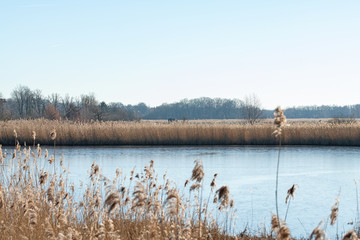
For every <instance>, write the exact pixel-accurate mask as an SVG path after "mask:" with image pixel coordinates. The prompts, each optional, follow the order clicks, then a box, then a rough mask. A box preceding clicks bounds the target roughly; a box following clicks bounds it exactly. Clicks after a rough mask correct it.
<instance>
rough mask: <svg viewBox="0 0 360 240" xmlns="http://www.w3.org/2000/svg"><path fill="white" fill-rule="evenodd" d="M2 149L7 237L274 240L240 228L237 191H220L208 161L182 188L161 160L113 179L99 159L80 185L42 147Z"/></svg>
mask: <svg viewBox="0 0 360 240" xmlns="http://www.w3.org/2000/svg"><path fill="white" fill-rule="evenodd" d="M14 135H16V134H14ZM14 137H15V136H14ZM52 137H53V138H54V135H52ZM53 140H54V139H53ZM0 154H1V155H0V156H1V165H0V239H22V240H25V239H38V240H41V239H73V240H77V239H93V240H96V239H99V240H100V239H154V240H155V239H190V240H191V239H244V240H245V239H272V237H271V236H270V235H269V236H264V237H250V236H247V235H246V234H245V233H244V232H243V233H235V231H234V224H235V222H234V220H233V219H234V215H235V212H236V211H235V208H234V203H233V200H232V199H231V196H230V192H229V189H228V187H227V186H221V187H219V188H218V189H216V175H215V176H214V179H213V180H212V182H211V183H205V182H204V181H203V179H204V174H205V173H204V172H203V167H202V163H201V161H200V160H197V161H196V162H195V167H194V169H193V171H192V173H189V180H188V181H186V183H185V187H184V188H182V189H179V188H176V187H175V186H174V185H175V184H174V183H172V182H171V180H170V179H169V178H168V176H166V174H165V175H163V176H158V174H157V173H156V172H155V170H154V162H153V161H150V163H149V165H147V166H145V168H144V170H143V171H142V172H135V171H134V170H133V171H131V173H129V175H125V174H124V173H123V172H122V171H121V170H119V169H117V170H116V175H115V177H114V178H113V179H109V178H107V177H106V176H104V175H103V174H102V173H101V169H100V168H99V166H98V165H96V163H95V162H94V163H93V164H92V165H91V166H89V168H90V170H89V178H88V182H84V183H81V184H74V183H72V182H71V181H70V180H69V178H68V169H67V168H66V167H65V166H64V165H63V159H62V158H60V159H59V160H58V162H56V161H54V159H55V158H54V156H51V155H50V154H49V152H48V151H47V150H43V149H42V148H41V147H40V146H37V147H36V148H32V147H30V146H28V147H23V148H21V147H20V146H19V145H17V146H16V147H15V149H14V151H13V152H12V154H7V156H4V152H3V151H2V148H1V146H0ZM56 163H57V164H56ZM55 164H56V169H55V168H53V166H54V165H55ZM204 184H209V185H210V186H211V191H210V193H206V194H205V193H203V187H204ZM205 196H206V197H205ZM214 216H217V217H218V218H215V217H214Z"/></svg>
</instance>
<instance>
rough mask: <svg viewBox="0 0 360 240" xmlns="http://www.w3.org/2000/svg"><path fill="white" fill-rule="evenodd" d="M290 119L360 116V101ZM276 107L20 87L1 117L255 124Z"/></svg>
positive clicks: (292, 111) (303, 110) (296, 112)
mask: <svg viewBox="0 0 360 240" xmlns="http://www.w3.org/2000/svg"><path fill="white" fill-rule="evenodd" d="M284 112H285V114H286V116H287V118H359V117H360V104H357V105H351V106H302V107H292V108H287V109H285V110H284ZM272 117H273V110H272V109H263V108H262V107H261V102H260V101H259V99H258V97H257V96H256V95H249V96H246V97H245V98H244V99H224V98H207V97H202V98H196V99H184V100H181V101H180V102H176V103H171V104H167V103H164V104H162V105H160V106H157V107H149V106H147V105H146V104H145V103H139V104H136V105H124V104H122V103H115V102H114V103H105V102H103V101H100V100H98V99H96V97H95V95H94V94H84V95H81V96H80V97H72V96H69V95H66V96H60V95H59V94H57V93H53V94H51V95H49V96H44V95H43V94H42V92H41V90H31V89H30V88H29V87H26V86H19V87H17V88H16V89H14V90H13V91H12V93H11V97H10V98H8V99H5V98H3V97H2V95H1V93H0V120H11V119H20V118H22V119H34V118H46V119H52V120H60V119H66V120H73V121H92V120H94V121H96V120H98V121H118V120H121V121H133V120H140V119H165V120H168V119H170V120H193V119H247V120H249V121H250V122H251V123H253V122H255V121H257V120H259V119H261V118H272Z"/></svg>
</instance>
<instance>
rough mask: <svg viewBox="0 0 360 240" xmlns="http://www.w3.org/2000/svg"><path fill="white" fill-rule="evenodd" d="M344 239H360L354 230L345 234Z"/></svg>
mask: <svg viewBox="0 0 360 240" xmlns="http://www.w3.org/2000/svg"><path fill="white" fill-rule="evenodd" d="M342 240H359V238H358V236H357V234H356V232H355V231H354V230H350V231H348V232H347V233H345V234H344V237H343V239H342Z"/></svg>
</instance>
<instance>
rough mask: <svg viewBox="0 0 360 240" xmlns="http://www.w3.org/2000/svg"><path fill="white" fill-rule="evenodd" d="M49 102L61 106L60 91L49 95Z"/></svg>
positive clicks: (57, 106)
mask: <svg viewBox="0 0 360 240" xmlns="http://www.w3.org/2000/svg"><path fill="white" fill-rule="evenodd" d="M48 99H49V102H50V103H51V104H52V105H53V106H54V107H55V108H56V109H58V108H59V105H60V100H61V97H60V94H58V93H52V94H51V95H50V96H48Z"/></svg>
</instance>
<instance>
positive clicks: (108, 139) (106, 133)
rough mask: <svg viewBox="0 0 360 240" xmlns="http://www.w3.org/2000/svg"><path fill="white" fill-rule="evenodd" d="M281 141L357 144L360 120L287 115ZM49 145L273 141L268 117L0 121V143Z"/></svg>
mask: <svg viewBox="0 0 360 240" xmlns="http://www.w3.org/2000/svg"><path fill="white" fill-rule="evenodd" d="M283 128H284V131H283V137H282V143H283V145H325V146H360V123H359V122H357V121H354V122H331V121H330V120H301V119H298V120H289V121H288V124H287V125H285V126H284V127H283ZM14 130H15V131H16V132H17V138H16V140H17V141H19V143H20V144H21V145H23V143H24V142H26V143H27V144H28V145H33V143H34V137H33V131H35V132H36V136H35V143H36V144H37V143H40V144H41V145H52V144H53V142H52V141H51V139H50V137H49V133H50V132H51V131H52V130H56V132H57V138H56V144H57V145H69V146H81V145H277V144H278V142H277V140H276V139H275V138H274V136H273V134H272V133H273V132H274V130H275V128H274V125H273V124H272V120H270V119H269V120H263V121H262V122H259V123H256V124H254V125H251V124H246V122H245V121H241V120H205V121H203V120H196V121H186V122H183V121H177V122H172V123H168V122H167V121H139V122H89V123H79V122H70V121H49V120H44V119H39V120H14V121H7V122H0V143H2V144H3V145H14V141H15V140H14Z"/></svg>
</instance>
